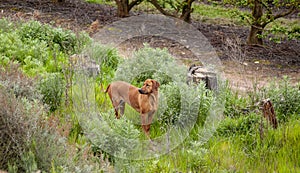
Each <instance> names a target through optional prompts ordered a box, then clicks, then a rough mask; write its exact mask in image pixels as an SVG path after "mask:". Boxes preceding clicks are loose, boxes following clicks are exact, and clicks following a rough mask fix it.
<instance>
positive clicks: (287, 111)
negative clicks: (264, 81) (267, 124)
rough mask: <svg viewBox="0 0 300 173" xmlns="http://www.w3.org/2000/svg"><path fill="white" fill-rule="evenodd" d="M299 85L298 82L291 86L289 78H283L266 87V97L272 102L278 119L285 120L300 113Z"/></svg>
mask: <svg viewBox="0 0 300 173" xmlns="http://www.w3.org/2000/svg"><path fill="white" fill-rule="evenodd" d="M299 87H300V84H297V85H296V86H293V85H292V84H291V83H290V81H289V79H288V78H285V79H284V80H283V81H281V82H280V83H279V84H278V85H277V84H275V83H273V84H271V85H270V86H269V87H267V88H266V91H265V92H266V97H267V98H270V100H271V101H272V102H273V106H274V109H275V111H276V113H277V118H278V120H279V121H281V122H285V121H288V120H289V119H290V118H291V117H292V116H293V115H300V90H299ZM298 118H299V116H298Z"/></svg>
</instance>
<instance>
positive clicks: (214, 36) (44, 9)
mask: <svg viewBox="0 0 300 173" xmlns="http://www.w3.org/2000/svg"><path fill="white" fill-rule="evenodd" d="M138 13H142V12H138ZM138 13H137V12H134V13H132V14H131V15H138ZM115 14H116V9H115V8H114V7H111V6H105V5H97V4H89V3H85V2H82V1H80V0H66V2H64V3H57V2H54V0H26V1H20V0H0V18H2V17H8V18H10V19H12V20H30V19H34V20H38V21H41V22H43V23H49V24H51V25H53V26H58V27H63V28H66V29H71V30H73V31H75V32H79V31H87V32H88V33H90V35H91V36H93V34H94V33H96V32H97V31H98V30H99V29H101V28H102V27H103V26H105V25H107V24H110V23H113V22H115V21H117V20H120V18H118V17H116V16H115ZM95 21H96V22H95ZM192 25H194V26H195V27H196V28H197V29H198V30H199V31H200V32H201V33H202V34H204V35H205V36H206V37H207V38H208V40H209V41H210V43H211V45H212V46H214V48H215V49H216V51H217V54H218V56H219V57H220V59H221V61H222V63H223V70H224V74H225V77H226V78H227V79H228V80H229V81H230V84H231V85H232V87H233V88H238V89H239V90H241V91H248V90H251V89H252V87H253V84H254V83H256V84H257V85H258V87H261V86H264V85H266V84H267V83H268V82H269V81H274V78H277V79H281V78H282V77H283V76H289V77H290V79H291V81H292V82H293V83H297V82H299V81H300V41H299V40H298V41H297V40H291V41H282V43H280V44H275V43H272V42H266V43H265V45H264V46H248V45H245V44H243V43H244V42H245V40H246V37H247V33H248V28H246V27H237V26H221V25H210V24H205V23H201V22H198V21H194V22H193V23H192ZM228 39H230V40H231V41H233V42H234V43H237V44H238V45H240V48H235V50H234V51H233V50H232V46H233V44H232V43H230V42H228V41H226V40H228ZM142 42H148V43H149V44H150V46H153V47H161V48H162V47H166V48H168V49H169V51H170V53H171V54H172V55H173V56H175V57H177V58H179V59H188V58H192V57H193V56H194V55H193V54H191V52H190V51H189V50H188V49H187V48H185V47H184V46H182V45H180V44H179V43H176V42H174V41H170V40H166V39H162V38H150V37H145V38H136V39H131V40H128V41H127V42H125V43H123V44H122V45H121V49H122V47H123V48H124V47H126V50H127V51H132V50H134V49H136V48H137V47H139V46H138V45H141V43H142Z"/></svg>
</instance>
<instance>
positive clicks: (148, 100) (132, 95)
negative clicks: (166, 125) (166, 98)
mask: <svg viewBox="0 0 300 173" xmlns="http://www.w3.org/2000/svg"><path fill="white" fill-rule="evenodd" d="M159 86H160V84H159V83H158V82H157V81H155V80H153V79H147V80H146V81H145V82H144V85H143V86H142V88H137V87H135V86H133V85H130V84H129V83H126V82H122V81H116V82H113V83H111V84H110V85H108V87H107V89H106V91H105V92H107V93H108V95H109V97H110V99H111V102H112V104H113V107H114V109H115V115H116V118H118V119H119V118H120V116H119V110H120V114H121V115H123V114H124V110H125V103H127V104H129V105H130V106H131V107H132V108H134V109H135V110H136V111H137V112H139V113H140V115H141V123H142V128H143V130H144V132H145V133H146V135H147V136H148V137H149V130H150V125H151V123H152V118H153V115H154V113H155V111H156V110H157V108H158V87H159Z"/></svg>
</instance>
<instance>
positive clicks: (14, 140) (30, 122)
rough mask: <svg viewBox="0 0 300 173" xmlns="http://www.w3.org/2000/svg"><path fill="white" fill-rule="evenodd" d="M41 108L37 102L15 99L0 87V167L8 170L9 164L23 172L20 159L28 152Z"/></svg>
mask: <svg viewBox="0 0 300 173" xmlns="http://www.w3.org/2000/svg"><path fill="white" fill-rule="evenodd" d="M42 109H43V108H42V106H41V105H38V104H37V102H35V103H32V102H29V101H28V100H27V99H26V98H18V99H17V98H16V97H15V95H14V94H12V93H11V92H8V91H7V88H5V87H0V126H1V128H0V134H1V141H0V146H1V147H0V150H1V151H0V167H1V169H6V170H7V169H8V164H9V163H14V164H15V166H16V167H17V168H19V169H20V170H24V169H25V168H24V167H23V166H24V165H23V163H22V161H21V158H22V157H23V154H25V153H26V152H27V151H29V146H28V144H29V143H30V142H31V140H32V137H33V136H34V134H35V133H36V131H37V128H38V117H39V116H41V115H42V114H43V111H41V110H42Z"/></svg>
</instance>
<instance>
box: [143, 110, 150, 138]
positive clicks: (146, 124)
mask: <svg viewBox="0 0 300 173" xmlns="http://www.w3.org/2000/svg"><path fill="white" fill-rule="evenodd" d="M141 123H142V129H143V131H144V132H145V134H146V136H147V137H148V138H150V134H149V131H150V124H149V119H148V114H147V113H146V114H141Z"/></svg>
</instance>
